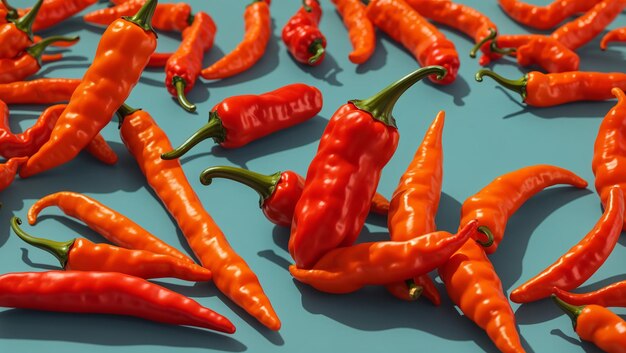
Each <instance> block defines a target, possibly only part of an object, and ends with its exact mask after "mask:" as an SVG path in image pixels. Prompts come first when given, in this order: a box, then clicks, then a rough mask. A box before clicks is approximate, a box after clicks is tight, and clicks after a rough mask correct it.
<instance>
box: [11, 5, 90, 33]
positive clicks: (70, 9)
mask: <svg viewBox="0 0 626 353" xmlns="http://www.w3.org/2000/svg"><path fill="white" fill-rule="evenodd" d="M96 2H98V0H45V1H44V3H43V5H41V10H39V14H38V15H37V18H36V19H35V23H33V31H35V32H37V31H41V30H44V29H47V28H50V27H52V26H54V25H56V24H58V23H60V22H62V21H64V20H66V19H68V18H70V17H72V16H73V15H75V14H77V13H79V12H81V11H82V10H84V9H86V8H87V7H89V6H91V5H93V4H95V3H96ZM29 10H30V9H19V11H18V12H19V14H20V16H23V14H24V13H26V12H27V11H29Z"/></svg>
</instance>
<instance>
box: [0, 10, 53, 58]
mask: <svg viewBox="0 0 626 353" xmlns="http://www.w3.org/2000/svg"><path fill="white" fill-rule="evenodd" d="M42 3H43V0H38V1H37V2H36V3H35V6H33V8H32V9H31V10H30V11H28V13H26V14H25V15H24V16H22V17H21V18H20V19H16V20H12V21H9V22H8V23H5V24H3V25H0V58H2V59H13V58H15V57H16V56H18V54H20V53H21V52H22V51H24V49H26V48H28V47H29V46H30V45H31V44H33V30H32V27H33V22H34V21H35V19H36V18H37V13H38V12H39V9H40V8H41V5H42Z"/></svg>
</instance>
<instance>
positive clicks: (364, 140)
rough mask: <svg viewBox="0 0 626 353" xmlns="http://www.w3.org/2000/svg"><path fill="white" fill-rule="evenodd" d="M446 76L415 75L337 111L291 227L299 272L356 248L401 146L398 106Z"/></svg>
mask: <svg viewBox="0 0 626 353" xmlns="http://www.w3.org/2000/svg"><path fill="white" fill-rule="evenodd" d="M445 73H446V71H445V68H443V67H441V66H429V67H425V68H422V69H419V70H416V71H414V72H412V73H411V74H409V75H407V76H405V77H403V78H402V79H400V80H399V81H397V82H395V83H393V84H391V85H389V86H388V87H387V88H385V89H383V90H382V91H380V92H379V93H377V94H375V95H373V96H372V97H370V98H367V99H363V100H351V101H349V102H348V103H346V104H344V105H342V106H341V107H339V109H338V110H337V111H336V112H335V114H334V115H333V116H332V118H331V119H330V121H329V122H328V125H327V126H326V129H325V130H324V133H323V134H322V138H321V140H320V144H319V147H318V149H317V153H316V155H315V157H313V160H312V161H311V164H310V165H309V169H308V171H307V175H306V179H305V180H306V181H305V184H304V190H303V191H302V196H301V197H300V200H298V203H297V204H296V208H295V211H294V216H293V221H292V223H291V236H290V238H289V253H290V254H291V256H292V258H293V259H294V260H295V261H296V266H297V267H298V268H300V269H308V268H311V267H312V266H313V265H315V264H316V263H317V261H318V260H319V259H320V258H321V257H322V256H324V254H326V253H327V252H329V251H330V250H332V249H334V248H336V247H338V246H349V245H352V244H353V243H354V241H355V240H356V238H357V237H358V235H359V233H360V232H361V228H362V227H363V224H364V222H365V218H366V217H367V214H368V213H369V209H370V203H371V200H372V197H373V196H374V193H375V192H376V188H377V187H378V182H379V179H380V174H381V172H382V169H383V167H384V166H385V165H386V164H387V162H388V161H389V159H391V157H392V156H393V153H394V152H395V150H396V148H397V146H398V139H399V134H398V130H397V128H396V127H395V120H394V118H393V116H392V111H393V107H394V105H395V103H396V101H397V100H398V99H399V98H400V96H401V95H402V93H404V92H405V91H406V90H407V89H408V88H409V87H411V86H412V85H413V84H415V83H416V82H417V81H419V80H421V79H422V78H424V77H426V76H427V75H431V74H437V75H439V77H440V78H443V76H444V75H445ZM337 210H341V212H337Z"/></svg>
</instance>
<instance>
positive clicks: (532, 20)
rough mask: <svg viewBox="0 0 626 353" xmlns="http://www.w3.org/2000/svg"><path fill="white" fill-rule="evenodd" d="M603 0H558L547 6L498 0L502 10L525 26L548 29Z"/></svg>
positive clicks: (511, 0)
mask: <svg viewBox="0 0 626 353" xmlns="http://www.w3.org/2000/svg"><path fill="white" fill-rule="evenodd" d="M600 1H602V0H556V1H554V2H552V3H550V4H549V5H547V6H537V5H531V4H528V3H525V2H522V1H520V0H498V3H499V4H500V7H501V8H502V10H503V11H504V12H505V13H506V14H507V15H509V17H511V18H512V19H514V20H515V21H516V22H518V23H521V24H523V25H524V26H527V27H531V28H535V29H541V30H548V29H551V28H553V27H556V26H557V25H558V24H559V23H561V22H563V21H564V20H566V19H567V18H568V17H570V16H572V15H575V14H577V13H579V12H587V11H589V10H591V9H592V8H593V7H594V6H595V5H596V4H597V3H599V2H600Z"/></svg>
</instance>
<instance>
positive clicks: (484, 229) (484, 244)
mask: <svg viewBox="0 0 626 353" xmlns="http://www.w3.org/2000/svg"><path fill="white" fill-rule="evenodd" d="M476 231H477V232H478V233H482V234H484V235H486V236H487V241H482V240H476V242H477V243H478V244H480V245H481V246H482V247H484V248H488V247H490V246H491V245H493V242H494V239H493V233H492V232H491V229H489V227H487V226H480V227H478V228H477V229H476Z"/></svg>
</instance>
